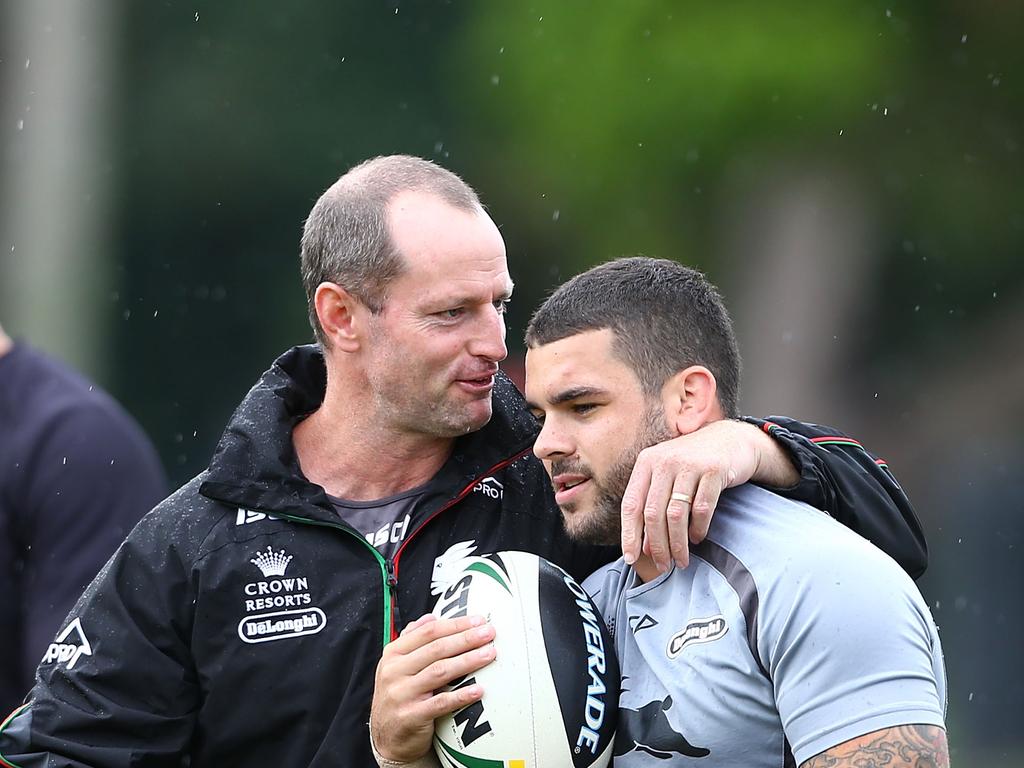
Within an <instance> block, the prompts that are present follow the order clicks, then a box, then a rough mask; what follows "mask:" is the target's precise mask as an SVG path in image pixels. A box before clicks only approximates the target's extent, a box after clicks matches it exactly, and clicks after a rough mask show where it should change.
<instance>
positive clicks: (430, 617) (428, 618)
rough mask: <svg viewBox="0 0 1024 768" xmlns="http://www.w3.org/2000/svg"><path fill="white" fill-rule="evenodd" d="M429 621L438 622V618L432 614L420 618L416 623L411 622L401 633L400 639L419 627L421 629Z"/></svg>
mask: <svg viewBox="0 0 1024 768" xmlns="http://www.w3.org/2000/svg"><path fill="white" fill-rule="evenodd" d="M429 621H437V616H435V615H434V614H432V613H427V614H424V615H423V616H420V617H419V618H418V619H416V620H415V621H410V622H409V623H408V624H406V625H405V629H403V630H402V631H401V633H399V637H401V636H402V635H404V634H406V633H407V632H412V631H413V630H414V629H416V628H417V627H421V626H423V625H424V624H426V623H427V622H429Z"/></svg>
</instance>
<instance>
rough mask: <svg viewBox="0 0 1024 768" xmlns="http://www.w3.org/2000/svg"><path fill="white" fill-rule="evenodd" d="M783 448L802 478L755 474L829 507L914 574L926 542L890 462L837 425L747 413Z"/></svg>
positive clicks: (785, 492) (923, 564) (923, 562)
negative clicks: (779, 480) (790, 480)
mask: <svg viewBox="0 0 1024 768" xmlns="http://www.w3.org/2000/svg"><path fill="white" fill-rule="evenodd" d="M745 421H748V422H749V423H751V424H755V425H757V426H759V427H760V428H761V429H762V430H764V431H765V433H766V434H768V435H770V436H771V437H772V438H774V439H775V441H776V442H777V443H778V444H779V445H780V446H781V447H782V448H783V449H785V451H786V453H787V454H788V456H789V458H790V459H791V461H792V462H793V465H794V466H795V468H796V471H797V473H798V474H799V482H797V483H796V485H793V486H790V487H786V486H777V485H776V484H774V483H773V482H771V481H770V480H767V481H766V480H764V479H762V478H760V477H755V478H754V482H757V483H759V484H761V485H764V486H765V487H767V488H768V489H769V490H771V491H775V492H776V493H778V494H780V495H782V496H786V497H788V498H791V499H796V500H797V501H803V502H806V503H808V504H810V505H811V506H813V507H817V508H818V509H821V510H824V511H825V512H828V514H829V515H831V516H832V517H834V518H835V519H836V520H838V521H839V522H840V523H842V524H843V525H845V526H847V527H848V528H850V529H851V530H853V531H856V532H857V533H858V534H860V535H861V536H863V537H864V538H866V539H868V540H869V541H871V542H872V543H873V544H875V546H877V547H878V548H879V549H881V550H882V551H883V552H885V553H886V554H888V555H889V556H890V557H892V559H893V560H895V561H896V562H897V563H899V564H900V566H901V567H902V568H903V569H904V570H905V571H906V572H907V573H909V574H910V575H911V576H912V577H914V578H915V579H916V578H918V577H919V576H921V574H922V573H924V571H925V569H926V568H927V566H928V546H927V543H926V542H925V537H924V532H923V530H922V529H921V523H920V521H919V520H918V519H917V515H916V514H915V512H914V508H913V506H912V505H911V503H910V499H908V498H907V495H906V494H905V493H904V492H903V489H902V488H901V487H900V485H899V483H898V482H896V478H895V476H894V475H893V474H892V472H891V471H890V470H889V467H888V464H887V463H886V462H885V461H883V460H882V459H879V458H878V457H876V456H874V455H873V454H871V453H869V452H868V451H867V450H866V449H865V448H864V446H863V445H861V443H860V442H859V441H857V440H854V439H853V438H851V437H849V436H848V435H845V434H844V433H842V432H840V431H839V430H837V429H834V428H832V427H827V426H821V425H818V424H811V423H807V422H801V421H797V420H795V419H790V418H787V417H785V416H769V417H768V418H767V419H752V418H747V419H745Z"/></svg>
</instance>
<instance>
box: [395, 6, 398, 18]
mask: <svg viewBox="0 0 1024 768" xmlns="http://www.w3.org/2000/svg"><path fill="white" fill-rule="evenodd" d="M397 15H398V8H397V7H396V8H395V16H397Z"/></svg>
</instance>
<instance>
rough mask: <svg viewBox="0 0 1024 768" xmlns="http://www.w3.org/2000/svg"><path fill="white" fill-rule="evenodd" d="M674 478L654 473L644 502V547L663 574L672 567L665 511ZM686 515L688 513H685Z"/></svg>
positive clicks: (683, 527) (683, 530)
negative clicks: (647, 549)
mask: <svg viewBox="0 0 1024 768" xmlns="http://www.w3.org/2000/svg"><path fill="white" fill-rule="evenodd" d="M673 481H674V478H672V477H666V475H665V473H664V472H658V471H655V472H654V473H652V475H651V483H650V488H649V489H648V491H647V499H646V500H645V501H644V515H643V520H644V536H645V538H646V547H648V548H649V554H650V556H651V559H652V560H654V564H655V565H656V566H657V567H658V570H659V571H661V572H665V571H667V570H668V569H669V567H670V566H671V565H672V552H671V548H670V544H669V536H670V532H669V521H668V519H667V518H666V514H667V512H666V510H667V508H668V504H669V498H670V496H671V495H672V486H673ZM677 512H678V510H677ZM686 514H688V512H686ZM681 530H682V533H683V540H684V541H685V540H686V539H685V536H686V521H685V520H684V521H683V526H682V529H681Z"/></svg>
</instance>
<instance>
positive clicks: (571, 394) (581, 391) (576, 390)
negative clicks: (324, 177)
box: [551, 385, 604, 405]
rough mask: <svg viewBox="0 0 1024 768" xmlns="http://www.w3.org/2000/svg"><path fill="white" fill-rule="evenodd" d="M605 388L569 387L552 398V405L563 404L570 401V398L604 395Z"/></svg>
mask: <svg viewBox="0 0 1024 768" xmlns="http://www.w3.org/2000/svg"><path fill="white" fill-rule="evenodd" d="M602 394H604V390H603V389H601V388H600V387H588V386H583V385H581V386H578V387H570V388H569V389H563V390H562V391H561V392H559V393H558V394H557V395H555V396H554V397H552V398H551V404H552V405H561V404H562V403H568V402H569V401H570V400H576V399H578V398H580V397H593V396H594V395H602Z"/></svg>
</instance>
